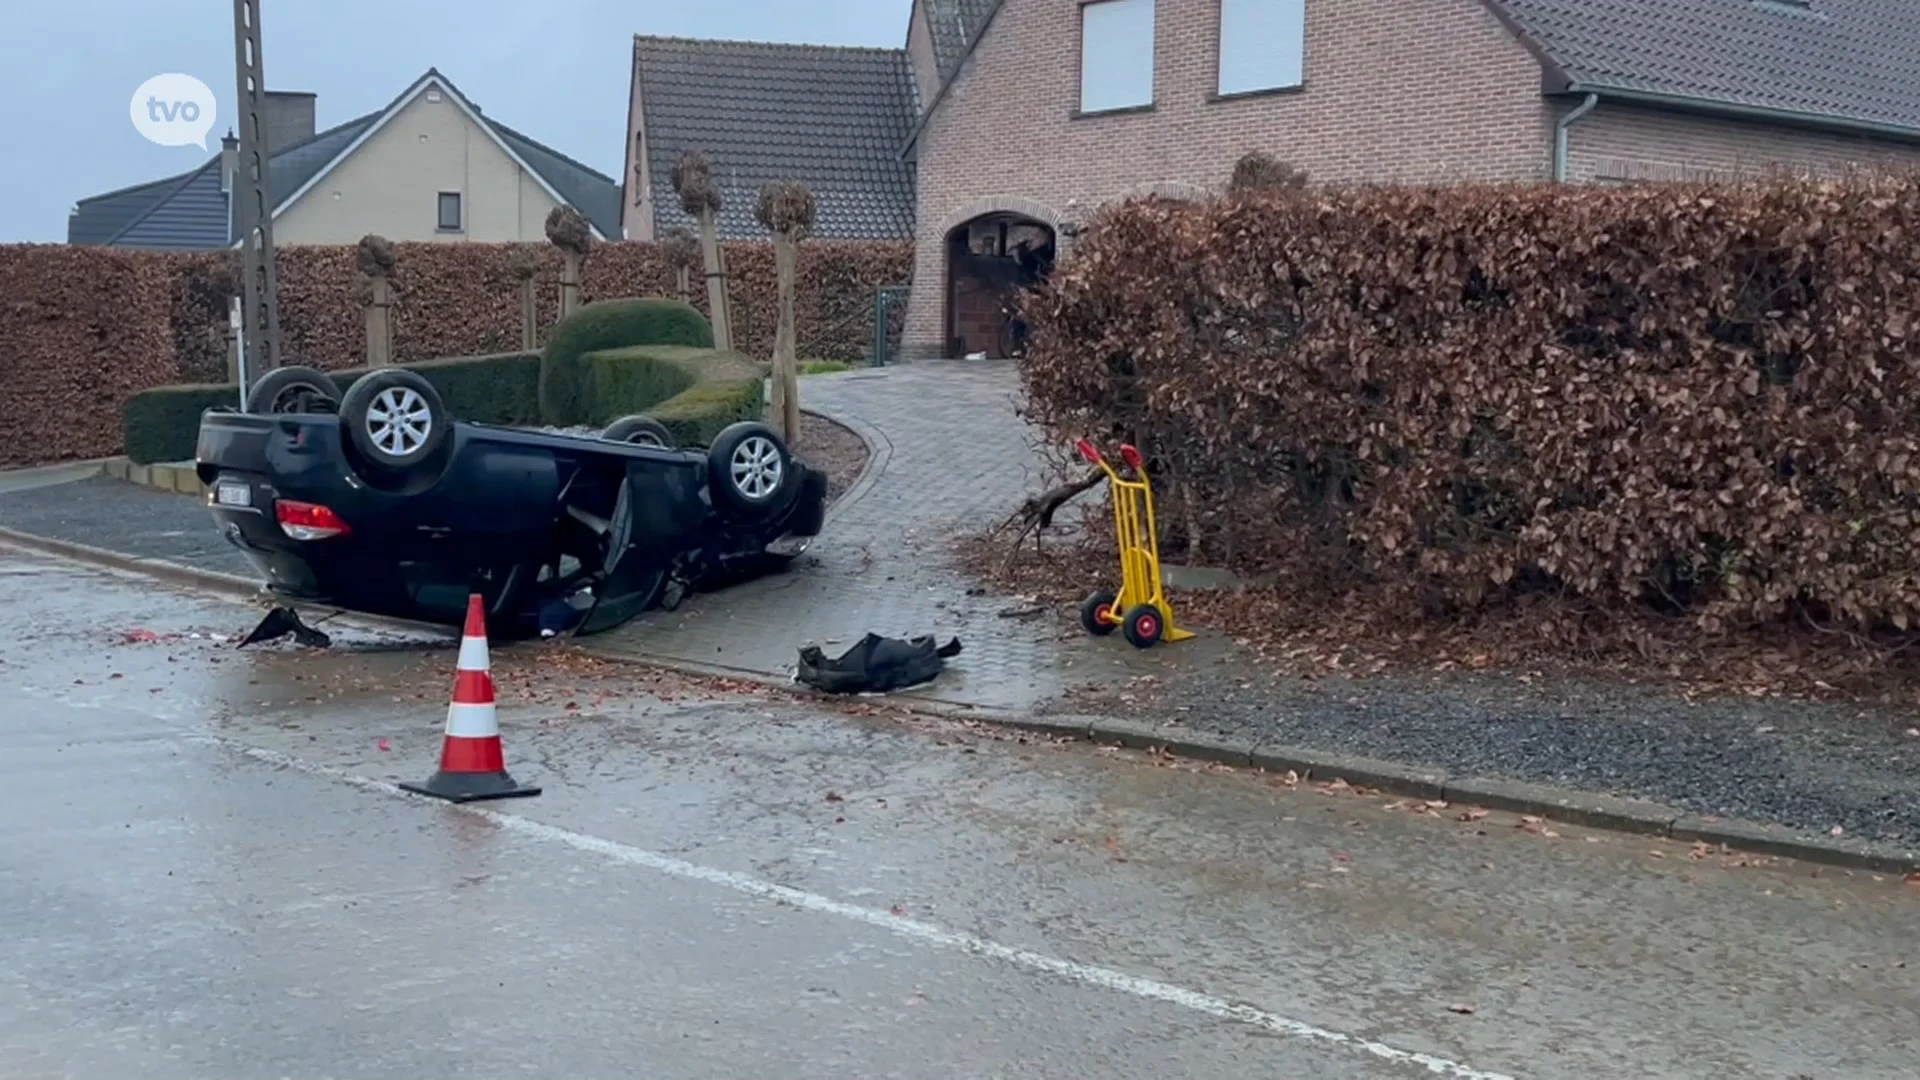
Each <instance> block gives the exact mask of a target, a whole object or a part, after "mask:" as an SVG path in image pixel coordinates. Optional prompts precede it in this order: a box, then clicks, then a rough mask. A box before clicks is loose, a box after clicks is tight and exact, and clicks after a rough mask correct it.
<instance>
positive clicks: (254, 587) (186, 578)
mask: <svg viewBox="0 0 1920 1080" xmlns="http://www.w3.org/2000/svg"><path fill="white" fill-rule="evenodd" d="M0 543H7V544H11V545H13V546H14V547H21V548H26V549H28V550H30V551H38V552H41V553H43V554H47V555H57V556H59V557H61V558H64V559H72V560H74V561H75V562H83V563H90V564H92V565H95V566H100V567H104V568H106V569H108V570H119V571H123V572H126V573H131V574H144V575H146V576H148V577H154V578H159V579H160V580H162V581H170V582H172V583H174V584H176V585H186V586H189V587H191V588H196V589H210V590H212V591H214V592H218V593H223V594H227V595H237V596H239V597H240V598H242V599H246V600H253V599H256V598H258V597H259V596H261V595H262V594H263V589H262V586H261V585H260V583H259V582H257V581H252V580H249V579H247V578H243V577H240V576H239V575H237V574H228V573H223V572H221V571H219V570H202V569H199V568H197V567H192V566H183V565H181V564H180V563H176V562H169V561H167V560H166V559H149V558H142V557H140V556H138V555H128V554H125V553H123V552H119V551H109V550H108V549H106V548H100V547H94V546H93V545H91V544H81V543H76V542H74V541H72V540H56V539H53V538H52V537H48V536H38V535H35V534H34V533H28V532H21V531H20V530H18V529H11V528H8V527H6V526H4V525H0Z"/></svg>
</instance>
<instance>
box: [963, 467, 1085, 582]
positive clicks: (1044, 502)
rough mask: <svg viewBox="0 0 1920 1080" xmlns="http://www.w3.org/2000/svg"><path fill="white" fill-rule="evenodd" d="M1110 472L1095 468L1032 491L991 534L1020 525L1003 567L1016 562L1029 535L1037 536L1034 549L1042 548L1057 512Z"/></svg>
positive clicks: (1004, 568) (1003, 560) (1002, 561)
mask: <svg viewBox="0 0 1920 1080" xmlns="http://www.w3.org/2000/svg"><path fill="white" fill-rule="evenodd" d="M1106 475H1107V474H1106V473H1104V472H1102V471H1100V470H1099V469H1092V470H1089V471H1088V473H1087V475H1085V476H1083V477H1081V478H1080V479H1078V480H1074V481H1070V482H1068V483H1065V484H1060V485H1059V486H1057V487H1051V488H1048V489H1047V490H1045V491H1043V492H1040V493H1039V494H1038V495H1029V496H1028V497H1027V498H1026V500H1025V501H1024V502H1022V503H1021V504H1020V506H1019V507H1018V508H1017V509H1015V510H1014V512H1013V513H1011V514H1008V515H1007V518H1006V520H1005V521H1002V522H1001V523H1000V524H999V525H997V526H995V527H994V529H993V532H991V533H989V534H988V535H990V536H999V535H1000V534H1001V533H1004V532H1006V531H1007V530H1008V529H1010V528H1012V527H1014V526H1015V525H1018V526H1019V527H1020V531H1019V532H1017V533H1015V534H1014V537H1013V543H1012V545H1010V546H1009V547H1008V549H1007V555H1006V558H1004V559H1002V560H1000V570H1001V571H1002V572H1004V571H1005V570H1006V568H1007V566H1008V565H1009V564H1010V563H1012V562H1013V557H1014V556H1015V555H1017V554H1019V552H1020V546H1021V545H1022V544H1024V543H1025V542H1026V539H1027V537H1029V536H1031V537H1033V549H1034V551H1035V552H1039V551H1040V550H1041V549H1040V534H1041V533H1042V532H1044V531H1045V530H1046V529H1048V528H1049V527H1051V526H1052V525H1053V515H1055V514H1057V513H1059V512H1060V508H1061V507H1063V506H1065V505H1067V504H1068V503H1070V502H1072V501H1073V500H1074V499H1077V498H1079V497H1080V496H1081V495H1084V494H1086V493H1087V492H1089V491H1091V490H1093V489H1094V488H1095V487H1098V486H1099V484H1100V481H1102V480H1104V479H1106Z"/></svg>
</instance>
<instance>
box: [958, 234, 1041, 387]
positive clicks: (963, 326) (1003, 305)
mask: <svg viewBox="0 0 1920 1080" xmlns="http://www.w3.org/2000/svg"><path fill="white" fill-rule="evenodd" d="M946 257H947V305H946V306H947V316H946V346H947V347H946V355H947V356H948V357H950V358H952V357H962V356H973V355H979V354H982V353H984V354H986V355H987V356H994V357H999V356H1006V355H1010V354H1013V353H1017V352H1018V351H1020V348H1021V346H1022V345H1023V343H1024V340H1025V333H1024V331H1025V324H1024V323H1020V322H1017V321H1015V320H1014V319H1013V318H1012V315H1011V311H1012V308H1013V305H1014V303H1015V300H1016V299H1017V297H1018V296H1019V294H1020V293H1021V291H1023V290H1024V289H1028V288H1031V287H1033V286H1034V285H1037V284H1039V283H1040V282H1042V281H1045V280H1046V277H1047V275H1048V274H1050V273H1052V272H1053V259H1054V232H1053V227H1052V226H1050V225H1048V224H1046V223H1045V222H1043V221H1040V220H1038V219H1037V218H1032V217H1028V216H1026V215H1025V214H1018V213H1013V212H1011V211H1004V210H1003V211H994V212H991V213H986V214H982V215H980V216H979V217H975V218H971V219H969V220H967V221H964V222H962V223H961V224H959V225H958V226H956V227H955V228H953V229H952V230H951V231H949V232H948V233H947V238H946Z"/></svg>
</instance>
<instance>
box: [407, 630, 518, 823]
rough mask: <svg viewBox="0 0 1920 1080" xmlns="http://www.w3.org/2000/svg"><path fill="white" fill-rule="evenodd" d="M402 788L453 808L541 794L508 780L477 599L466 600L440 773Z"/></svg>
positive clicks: (510, 778) (484, 635) (509, 778)
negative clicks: (452, 804)
mask: <svg viewBox="0 0 1920 1080" xmlns="http://www.w3.org/2000/svg"><path fill="white" fill-rule="evenodd" d="M400 787H401V789H402V790H405V791H411V792H413V793H415V794H417V795H431V796H433V797H434V798H437V799H448V800H451V801H453V802H476V801H478V800H480V799H510V798H514V797H516V796H521V795H538V794H540V789H539V788H537V787H526V786H523V785H521V784H518V783H516V782H514V779H513V777H511V776H509V775H507V760H506V755H505V753H504V752H503V751H502V750H501V748H500V719H499V717H497V716H495V715H494V711H493V675H492V674H491V673H490V672H489V670H488V661H487V619H486V613H485V611H484V610H483V609H482V608H481V604H480V595H479V594H478V593H474V594H472V595H470V596H468V597H467V628H466V631H465V632H464V633H463V634H462V635H461V638H460V661H459V664H458V665H457V668H456V670H455V671H454V674H453V702H452V703H451V704H449V705H448V706H447V733H446V738H445V739H444V740H443V742H442V744H441V748H440V770H439V771H438V772H436V773H434V774H433V776H431V777H430V778H428V780H427V782H426V783H424V784H401V785H400Z"/></svg>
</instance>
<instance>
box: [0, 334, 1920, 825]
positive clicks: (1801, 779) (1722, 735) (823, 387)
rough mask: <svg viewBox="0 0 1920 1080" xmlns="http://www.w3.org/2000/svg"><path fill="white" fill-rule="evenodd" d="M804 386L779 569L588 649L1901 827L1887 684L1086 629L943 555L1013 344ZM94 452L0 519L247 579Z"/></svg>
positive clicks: (1317, 755)
mask: <svg viewBox="0 0 1920 1080" xmlns="http://www.w3.org/2000/svg"><path fill="white" fill-rule="evenodd" d="M802 393H803V395H804V397H805V401H804V404H805V405H806V406H807V408H808V409H809V410H812V411H817V412H818V413H820V414H822V415H825V416H830V417H833V418H835V419H836V420H839V421H840V422H842V423H844V424H846V425H847V426H848V427H850V428H853V429H855V430H857V431H858V432H859V433H860V434H861V436H862V437H863V438H864V439H865V440H866V441H867V442H868V443H869V444H870V445H871V446H872V448H873V454H872V459H871V467H870V468H869V470H868V472H867V474H866V476H865V477H864V478H863V479H862V480H861V481H860V482H858V483H857V484H855V485H854V487H853V488H852V489H851V490H849V491H848V492H847V493H846V495H845V497H844V498H843V499H841V500H840V501H839V502H837V503H836V504H835V506H834V507H833V509H832V510H831V511H830V517H829V521H828V525H827V528H826V530H825V532H824V534H823V536H822V537H821V538H820V540H819V541H818V542H817V543H816V545H815V548H814V551H813V552H811V553H810V554H809V555H807V556H805V557H804V558H803V559H802V560H801V564H800V565H799V566H798V567H797V568H796V571H795V572H794V573H791V574H784V575H778V576H774V577H770V578H767V579H763V580H761V581H757V582H751V583H748V584H745V585H741V586H737V587H735V588H732V589H728V590H725V591H723V592H719V593H715V594H712V595H705V596H695V597H693V598H692V599H690V600H689V601H688V602H687V603H686V604H685V605H684V606H682V607H681V608H679V609H678V610H676V611H673V612H654V613H651V614H649V615H647V616H645V617H643V618H641V619H639V620H636V621H635V622H634V623H632V624H630V625H628V626H626V627H623V628H621V629H619V630H617V631H615V632H613V633H610V634H606V635H602V636H599V637H596V638H593V639H590V640H587V641H584V642H582V645H583V647H585V648H587V649H589V650H592V651H594V652H595V653H597V654H598V655H601V656H605V657H609V658H617V659H622V660H640V661H643V662H654V663H665V664H671V665H675V666H679V667H682V668H693V669H699V670H705V671H710V672H718V673H734V674H748V675H754V676H759V677H774V678H781V677H784V676H786V675H787V674H789V673H790V672H791V671H792V668H793V665H794V663H795V660H796V657H797V653H798V650H799V648H800V647H801V646H802V645H805V644H808V643H816V644H820V645H821V646H822V647H823V648H825V649H826V650H827V651H828V652H829V653H836V652H838V651H840V650H841V649H844V648H845V647H847V646H849V645H851V644H852V643H853V642H855V641H857V640H858V639H859V638H860V637H861V636H862V635H863V634H865V633H866V632H868V631H869V630H872V631H876V632H879V633H882V634H888V635H892V636H897V637H910V636H915V635H919V634H934V635H939V636H941V637H942V638H943V639H944V638H945V637H948V636H958V637H959V638H960V639H961V641H962V643H963V646H964V650H963V652H962V653H961V655H960V656H959V657H958V658H957V659H956V660H955V661H953V662H952V664H951V666H950V667H949V669H948V670H947V672H945V673H944V674H943V675H942V676H941V677H940V678H939V679H938V680H937V681H936V682H934V683H932V684H930V685H928V686H926V687H924V688H921V689H918V690H916V691H914V692H912V693H910V694H908V695H904V696H906V697H908V698H910V699H912V700H917V701H922V702H928V703H937V704H939V705H941V706H944V707H947V708H950V709H951V708H957V709H960V710H965V709H978V710H985V711H987V712H989V713H993V714H1012V715H1017V716H1027V715H1052V716H1055V717H1064V716H1072V717H1075V718H1079V719H1084V718H1086V717H1089V716H1097V717H1103V718H1119V719H1121V720H1123V721H1126V722H1130V723H1132V724H1134V725H1136V726H1142V725H1144V726H1149V727H1152V726H1159V727H1162V728H1164V729H1165V730H1166V731H1168V732H1171V733H1173V734H1175V735H1177V736H1178V737H1179V738H1181V739H1184V740H1187V741H1200V742H1208V743H1212V744H1215V745H1220V746H1237V747H1242V748H1246V747H1251V746H1261V747H1271V746H1278V747H1283V748H1285V749H1287V750H1288V751H1289V752H1294V753H1297V754H1300V755H1304V756H1308V757H1311V758H1313V759H1314V760H1317V761H1321V762H1327V761H1329V760H1330V759H1334V760H1337V759H1340V758H1345V757H1350V756H1359V757H1366V758H1373V759H1378V760H1382V761H1387V762H1390V763H1393V764H1395V765H1397V766H1400V767H1402V768H1405V769H1410V770H1419V771H1422V772H1425V773H1428V774H1433V775H1441V774H1444V775H1445V776H1447V777H1449V778H1453V779H1471V780H1479V779H1489V780H1494V781H1500V782H1507V781H1520V782H1525V783H1531V784H1544V785H1550V786H1553V787H1555V788H1560V789H1564V790H1569V791H1580V792H1589V793H1599V794H1602V795H1609V796H1629V797H1633V798H1635V799H1639V800H1648V801H1651V802H1655V803H1659V804H1661V805H1662V806H1663V807H1666V808H1670V809H1669V811H1662V813H1664V814H1665V816H1666V817H1667V818H1669V819H1671V818H1678V817H1681V816H1683V815H1693V816H1696V817H1699V818H1702V819H1711V820H1725V819H1732V820H1735V821H1738V822H1742V823H1746V822H1751V823H1754V824H1755V825H1757V826H1760V827H1764V828H1766V829H1769V830H1773V831H1772V832H1770V833H1766V834H1758V835H1761V836H1762V839H1766V838H1768V837H1771V836H1777V835H1781V834H1783V833H1784V834H1785V835H1789V836H1790V837H1791V838H1793V839H1794V840H1795V841H1797V842H1811V843H1817V844H1827V845H1829V846H1831V845H1832V844H1834V843H1836V842H1837V843H1840V844H1856V843H1858V844H1867V845H1873V846H1875V847H1876V848H1877V849H1879V850H1882V851H1891V852H1896V853H1900V852H1911V851H1913V850H1915V848H1916V845H1920V770H1916V769H1915V768H1914V767H1913V766H1914V765H1915V764H1916V763H1917V762H1920V728H1916V727H1915V720H1914V718H1913V717H1912V716H1911V715H1910V714H1908V713H1906V712H1903V711H1901V710H1898V709H1894V708H1889V707H1877V706H1874V705H1872V704H1871V703H1857V704H1856V703H1844V702H1831V703H1805V702H1798V701H1793V700H1760V699H1746V698H1736V699H1722V700H1707V699H1702V700H1697V701H1695V700H1683V699H1681V698H1680V697H1678V696H1677V695H1675V694H1673V693H1671V692H1668V691H1664V690H1658V689H1654V688H1649V687H1635V686H1629V685H1622V684H1620V683H1619V682H1618V681H1612V680H1604V679H1587V680H1577V679H1564V678H1552V679H1534V678H1532V677H1530V676H1523V675H1519V674H1517V673H1504V674H1497V673H1496V674H1485V675H1480V674H1467V673H1463V672H1448V673H1445V674H1443V675H1429V676H1421V675H1413V676H1408V677H1398V676H1384V675H1382V676H1372V677H1365V678H1355V679H1311V678H1307V679H1303V678H1298V677H1294V676H1291V675H1288V674H1285V673H1281V672H1277V671H1272V670H1266V669H1264V668H1263V666H1262V664H1261V663H1260V662H1259V661H1257V660H1255V659H1253V658H1251V657H1249V656H1248V655H1247V654H1246V653H1245V652H1244V651H1243V650H1240V649H1238V648H1236V647H1235V646H1234V645H1233V643H1232V642H1230V641H1229V640H1227V639H1226V638H1225V637H1224V636H1222V635H1219V634H1217V633H1210V632H1208V631H1207V628H1206V627H1204V626H1202V627H1196V629H1198V630H1200V631H1201V635H1200V637H1198V638H1196V639H1195V640H1192V641H1188V642H1184V643H1182V644H1180V645H1178V646H1176V647H1170V648H1162V649H1155V650H1152V651H1150V652H1146V653H1142V652H1139V651H1137V650H1134V649H1132V648H1131V647H1129V646H1128V645H1127V644H1126V643H1125V642H1123V641H1121V640H1120V639H1119V637H1118V635H1115V636H1114V637H1111V638H1107V639H1104V640H1090V639H1088V638H1087V637H1086V636H1085V635H1084V634H1083V633H1082V632H1081V631H1080V629H1079V627H1078V624H1077V619H1076V613H1075V611H1074V610H1073V608H1074V605H1072V604H1065V605H1061V604H1052V605H1048V604H1040V603H1036V602H1034V601H1032V600H1030V599H1026V598H1021V597H1016V596H1004V595H993V594H988V593H987V592H985V591H984V590H982V589H980V588H978V587H977V586H976V585H975V584H974V582H973V580H972V579H970V578H969V577H967V576H966V575H965V574H964V573H963V572H962V571H961V570H960V569H959V568H958V567H957V566H956V565H955V564H954V560H953V546H954V545H953V542H954V539H955V537H956V536H957V535H961V534H970V533H974V532H977V531H979V530H980V529H982V528H984V527H986V526H988V525H991V524H993V523H996V522H997V521H998V520H1000V519H1001V517H1002V516H1003V515H1004V514H1006V513H1007V511H1008V510H1009V509H1010V508H1011V507H1013V506H1014V505H1016V504H1017V502H1018V500H1019V499H1020V498H1021V497H1022V496H1024V495H1025V494H1026V493H1028V492H1030V491H1032V490H1035V489H1037V488H1039V487H1041V486H1042V485H1043V483H1044V482H1045V481H1044V480H1043V479H1042V474H1041V472H1040V471H1039V470H1040V457H1039V455H1038V454H1037V453H1036V451H1035V448H1034V443H1033V438H1034V435H1033V433H1032V432H1031V431H1030V430H1029V429H1028V428H1027V426H1026V425H1025V424H1024V423H1023V422H1022V420H1021V419H1020V417H1019V415H1018V413H1017V408H1016V407H1017V404H1018V400H1019V380H1018V377H1017V372H1016V370H1015V369H1014V367H1013V366H1012V365H1011V364H1008V363H1006V362H1001V361H988V362H978V363H976V362H943V363H929V364H914V365H903V366H899V367H892V368H885V369H878V370H873V369H869V370H860V371H853V372H847V373H844V374H833V375H817V376H809V377H808V379H807V381H806V384H805V386H804V388H803V391H802ZM94 471H97V466H90V465H85V464H82V465H77V466H61V467H55V468H51V469H41V470H27V471H20V472H8V473H0V526H4V527H8V528H13V529H19V530H22V531H25V532H28V533H32V534H36V535H39V536H45V537H51V538H54V539H58V540H65V541H69V542H74V543H80V544H86V545H91V546H94V547H100V548H106V549H109V550H111V551H116V552H121V553H124V554H127V555H131V556H135V557H137V558H140V559H144V560H158V561H160V562H163V563H168V564H172V565H176V566H182V567H187V568H189V569H191V570H195V571H203V572H214V573H223V574H227V575H235V576H238V577H241V578H244V579H247V580H258V573H257V572H256V571H255V570H254V569H253V568H252V567H251V565H250V564H249V563H248V562H247V561H246V560H245V559H244V558H243V557H242V556H241V555H240V554H239V553H238V552H237V551H236V550H235V549H233V548H232V547H231V546H229V545H228V544H226V542H225V541H224V540H222V539H221V538H220V536H219V535H218V533H217V532H216V531H215V530H214V529H213V528H212V527H211V524H210V522H209V520H208V518H207V516H206V511H205V508H204V507H203V506H202V505H201V503H200V501H199V500H198V499H195V498H191V497H188V496H184V495H175V494H168V493H162V492H156V491H153V490H150V489H146V488H141V487H137V486H134V485H131V484H127V483H124V482H122V481H118V480H112V479H108V478H105V477H100V476H92V477H89V476H88V474H89V473H90V472H94ZM1089 587H1091V586H1089ZM1178 602H1179V601H1178V600H1176V603H1178ZM1549 801H1552V800H1551V799H1550V800H1549ZM1745 829H1746V826H1745V825H1744V824H1743V825H1741V826H1739V830H1745ZM1834 837H1839V838H1841V839H1840V840H1838V841H1835V840H1834V839H1833V838H1834Z"/></svg>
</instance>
